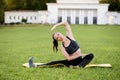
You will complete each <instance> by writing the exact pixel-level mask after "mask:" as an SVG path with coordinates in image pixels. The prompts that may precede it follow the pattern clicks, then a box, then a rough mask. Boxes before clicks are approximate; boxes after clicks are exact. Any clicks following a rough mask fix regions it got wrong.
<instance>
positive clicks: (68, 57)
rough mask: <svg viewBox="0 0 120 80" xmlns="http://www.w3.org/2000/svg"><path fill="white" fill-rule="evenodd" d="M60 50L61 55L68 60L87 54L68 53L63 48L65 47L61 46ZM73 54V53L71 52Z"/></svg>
mask: <svg viewBox="0 0 120 80" xmlns="http://www.w3.org/2000/svg"><path fill="white" fill-rule="evenodd" d="M61 51H62V53H63V55H64V57H65V58H66V59H67V60H68V61H70V60H73V59H76V58H78V57H80V56H81V57H82V56H86V55H87V54H81V53H80V54H75V55H69V54H68V53H67V52H66V50H65V48H64V47H63V46H61ZM73 54H74V53H73Z"/></svg>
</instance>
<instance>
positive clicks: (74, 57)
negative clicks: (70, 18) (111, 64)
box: [29, 22, 94, 67]
mask: <svg viewBox="0 0 120 80" xmlns="http://www.w3.org/2000/svg"><path fill="white" fill-rule="evenodd" d="M60 25H64V27H65V28H66V36H64V35H63V34H62V33H60V32H56V33H54V34H53V35H52V38H53V50H54V51H56V52H57V51H58V41H60V42H62V45H61V52H62V54H63V55H64V57H65V60H59V61H52V62H50V63H46V64H43V65H37V66H48V65H49V66H54V65H64V66H67V67H70V66H79V67H85V66H86V65H87V64H88V63H90V62H91V60H92V59H93V57H94V55H93V54H92V53H90V54H82V53H81V50H80V47H79V45H78V44H77V42H76V41H75V39H74V36H73V34H72V30H71V28H70V25H69V24H68V23H67V22H61V23H58V24H55V25H54V26H53V27H52V28H51V31H52V30H54V29H55V28H56V27H58V26H60ZM29 65H30V67H33V66H34V63H33V60H32V58H31V59H30V60H29Z"/></svg>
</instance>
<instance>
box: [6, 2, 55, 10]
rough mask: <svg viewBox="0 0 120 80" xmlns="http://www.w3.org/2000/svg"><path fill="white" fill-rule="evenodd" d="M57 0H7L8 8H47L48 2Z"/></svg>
mask: <svg viewBox="0 0 120 80" xmlns="http://www.w3.org/2000/svg"><path fill="white" fill-rule="evenodd" d="M55 1H56V0H6V3H7V6H8V10H46V9H47V6H46V3H48V2H55Z"/></svg>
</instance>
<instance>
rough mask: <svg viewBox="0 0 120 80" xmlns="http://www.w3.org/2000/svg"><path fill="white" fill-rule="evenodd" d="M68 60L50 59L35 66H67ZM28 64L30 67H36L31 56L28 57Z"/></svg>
mask: <svg viewBox="0 0 120 80" xmlns="http://www.w3.org/2000/svg"><path fill="white" fill-rule="evenodd" d="M69 65H70V64H69V61H68V60H59V61H52V62H49V63H46V64H41V65H37V67H48V66H51V67H52V66H67V67H69ZM29 66H30V67H36V66H35V64H34V62H33V57H31V58H30V59H29Z"/></svg>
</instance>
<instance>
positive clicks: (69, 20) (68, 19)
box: [67, 16, 71, 24]
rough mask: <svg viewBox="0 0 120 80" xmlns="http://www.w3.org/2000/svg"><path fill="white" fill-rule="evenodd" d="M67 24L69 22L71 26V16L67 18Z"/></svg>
mask: <svg viewBox="0 0 120 80" xmlns="http://www.w3.org/2000/svg"><path fill="white" fill-rule="evenodd" d="M67 22H68V23H69V24H71V17H70V16H67Z"/></svg>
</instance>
